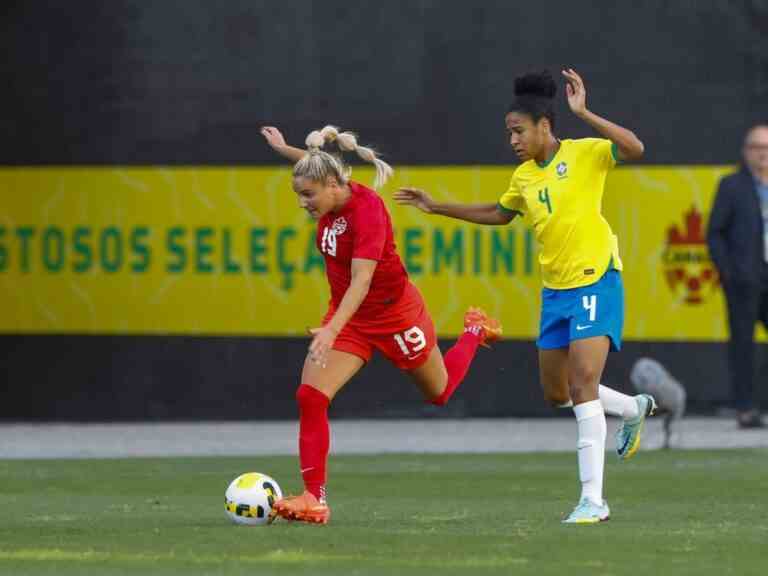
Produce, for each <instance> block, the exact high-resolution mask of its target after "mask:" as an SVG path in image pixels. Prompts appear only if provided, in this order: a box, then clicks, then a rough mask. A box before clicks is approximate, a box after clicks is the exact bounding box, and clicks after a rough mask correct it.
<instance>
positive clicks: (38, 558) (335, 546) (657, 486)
mask: <svg viewBox="0 0 768 576" xmlns="http://www.w3.org/2000/svg"><path fill="white" fill-rule="evenodd" d="M611 456H612V455H611V454H608V457H607V465H606V477H607V481H606V495H607V498H608V501H609V504H610V506H611V511H612V519H611V520H610V522H606V523H603V524H600V525H597V526H563V525H561V524H560V522H559V521H560V518H561V517H562V515H563V514H565V513H566V512H568V511H569V510H570V509H571V508H572V507H573V505H574V504H575V503H576V498H577V496H578V488H579V485H578V477H577V472H576V455H575V454H488V455H483V454H481V455H479V454H459V455H387V456H333V457H332V459H331V467H330V485H329V497H330V503H331V506H332V511H333V516H332V518H331V524H329V525H328V526H310V525H302V524H291V523H287V522H284V521H278V522H276V523H275V524H273V525H272V526H266V527H241V526H235V525H233V524H230V522H229V520H228V519H227V518H226V517H225V515H224V490H225V488H226V486H227V485H228V483H229V482H230V481H231V480H232V479H233V478H234V477H235V476H237V475H238V474H240V473H243V472H247V471H258V472H264V473H266V474H269V475H271V476H273V477H274V478H275V479H276V480H277V481H278V482H279V483H280V485H281V487H282V488H283V491H284V492H295V491H296V490H298V489H299V487H300V484H299V479H298V471H297V462H296V459H294V458H291V457H268V458H253V459H244V458H196V459H189V458H183V459H181V458H167V459H125V460H48V461H40V460H36V461H0V514H1V516H0V574H9V575H10V574H13V575H22V574H57V575H69V574H72V575H75V574H77V575H81V574H99V575H112V574H163V575H164V574H184V575H189V574H249V575H253V574H272V573H274V574H312V575H313V576H319V575H324V574H398V575H400V574H441V575H448V574H462V575H466V574H467V573H471V574H537V575H546V574H552V575H555V574H556V575H558V576H560V575H562V574H591V575H592V574H616V575H619V574H628V575H629V574H631V575H632V576H637V575H638V574H659V575H667V574H690V575H696V576H701V575H704V574H717V575H722V574H738V575H745V574H766V573H768V560H767V559H766V558H768V556H766V553H765V544H766V543H767V542H768V451H766V450H739V451H715V452H683V451H673V452H645V453H640V454H638V456H637V457H636V458H635V459H634V460H632V461H631V462H628V463H621V464H620V463H618V462H616V461H615V458H612V457H611Z"/></svg>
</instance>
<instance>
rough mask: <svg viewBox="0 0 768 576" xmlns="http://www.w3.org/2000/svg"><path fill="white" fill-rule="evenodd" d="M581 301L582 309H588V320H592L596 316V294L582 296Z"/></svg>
mask: <svg viewBox="0 0 768 576" xmlns="http://www.w3.org/2000/svg"><path fill="white" fill-rule="evenodd" d="M581 303H582V304H583V305H584V310H587V311H589V321H590V322H594V321H595V318H597V294H592V295H591V296H582V297H581Z"/></svg>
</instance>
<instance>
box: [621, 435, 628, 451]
mask: <svg viewBox="0 0 768 576" xmlns="http://www.w3.org/2000/svg"><path fill="white" fill-rule="evenodd" d="M628 445H629V436H627V439H626V440H624V444H623V445H622V447H621V448H619V454H624V451H625V450H626V449H627V446H628Z"/></svg>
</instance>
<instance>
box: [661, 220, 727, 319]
mask: <svg viewBox="0 0 768 576" xmlns="http://www.w3.org/2000/svg"><path fill="white" fill-rule="evenodd" d="M684 222H685V227H684V228H682V229H680V228H678V227H677V226H676V225H672V226H670V227H669V228H668V229H667V246H666V249H665V250H664V255H663V258H662V260H663V263H664V273H665V276H666V279H667V284H668V285H669V287H670V289H671V290H672V292H673V293H675V294H678V295H679V296H680V297H681V298H682V300H683V301H684V302H685V303H686V304H694V305H695V304H701V303H702V302H703V301H704V298H705V297H706V296H708V295H709V294H711V293H712V292H714V290H715V289H716V288H717V287H718V286H719V284H720V281H719V278H718V275H717V270H716V269H715V267H714V265H713V263H712V260H711V259H710V257H709V251H708V250H707V241H706V238H705V236H704V217H703V215H702V213H701V212H699V211H698V210H697V209H696V206H691V209H690V210H689V211H688V212H686V213H685V219H684Z"/></svg>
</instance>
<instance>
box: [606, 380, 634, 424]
mask: <svg viewBox="0 0 768 576" xmlns="http://www.w3.org/2000/svg"><path fill="white" fill-rule="evenodd" d="M597 393H598V395H599V396H600V402H601V403H602V405H603V410H605V413H606V414H610V415H611V416H618V417H619V418H623V419H624V420H629V419H630V418H637V416H638V414H639V413H638V411H637V402H635V398H634V397H633V396H628V395H627V394H622V393H621V392H618V391H616V390H614V389H613V388H608V386H603V385H602V384H600V386H599V387H598V389H597Z"/></svg>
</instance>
